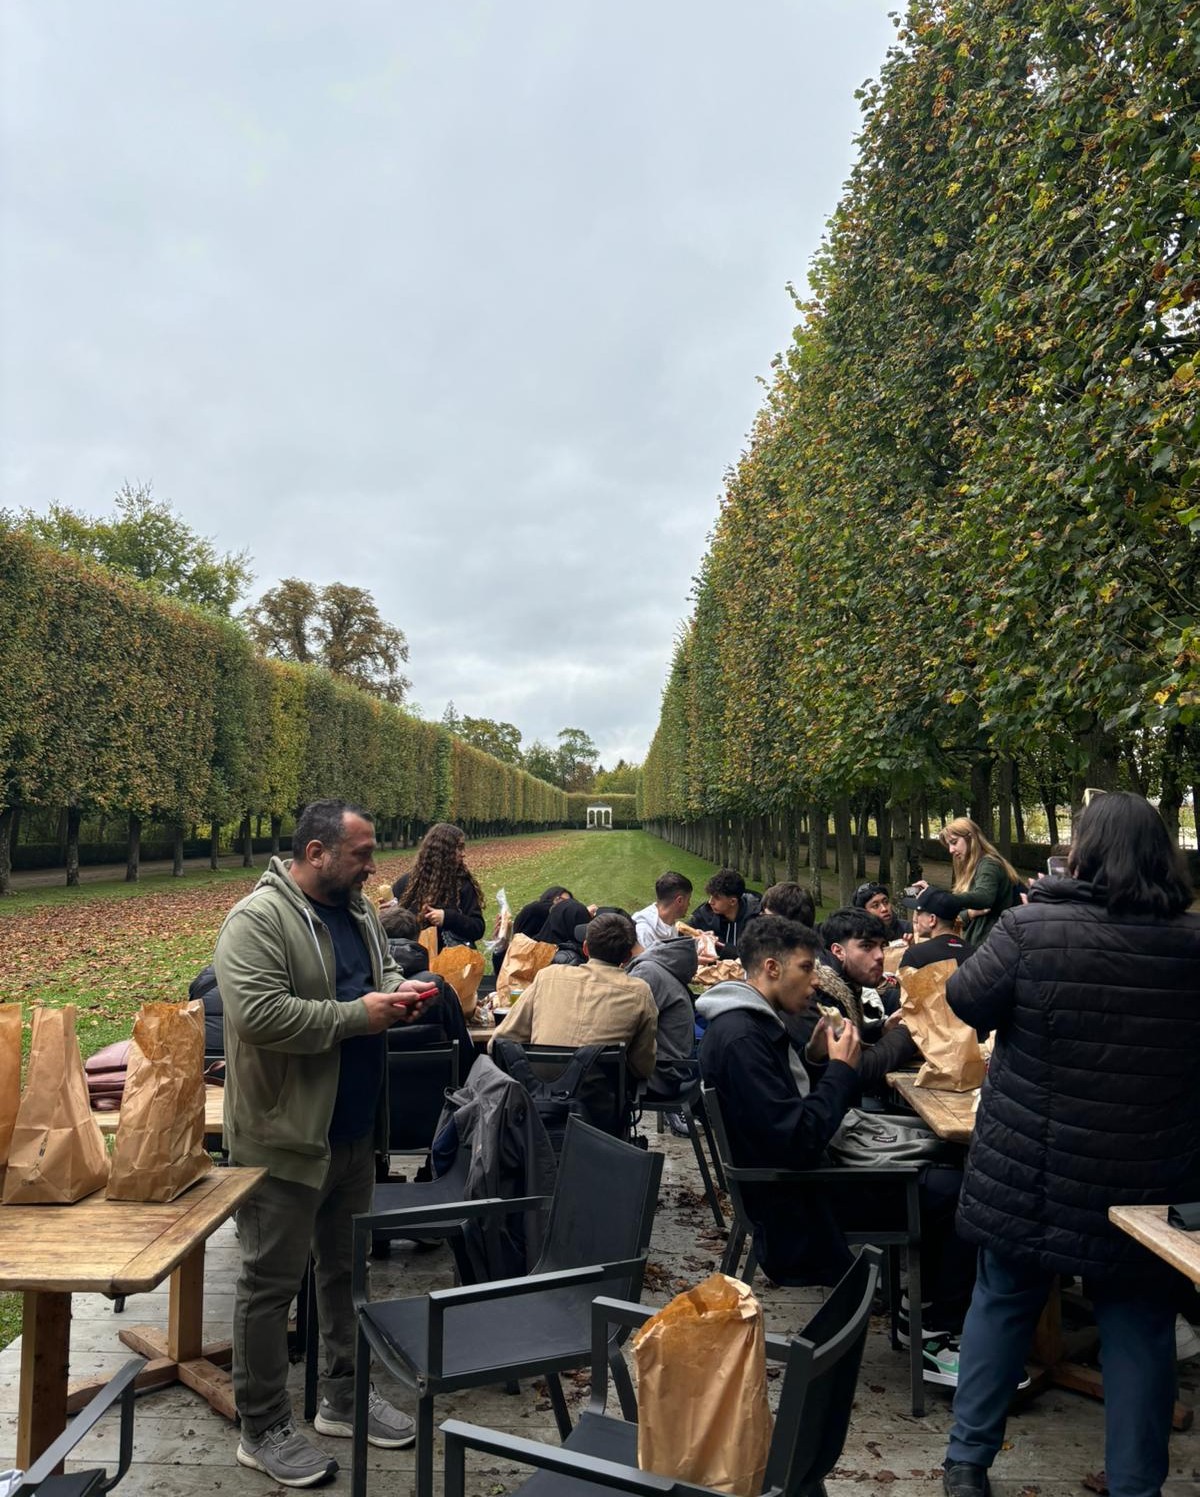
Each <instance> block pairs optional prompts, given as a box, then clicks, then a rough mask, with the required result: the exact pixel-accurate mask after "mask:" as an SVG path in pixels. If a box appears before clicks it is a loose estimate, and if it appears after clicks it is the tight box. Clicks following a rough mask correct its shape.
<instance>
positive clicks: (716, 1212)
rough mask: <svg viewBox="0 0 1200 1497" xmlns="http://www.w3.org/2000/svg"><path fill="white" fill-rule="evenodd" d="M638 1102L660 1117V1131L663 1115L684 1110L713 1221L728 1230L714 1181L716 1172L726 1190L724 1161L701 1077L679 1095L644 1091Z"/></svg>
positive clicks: (646, 1110)
mask: <svg viewBox="0 0 1200 1497" xmlns="http://www.w3.org/2000/svg"><path fill="white" fill-rule="evenodd" d="M637 1105H638V1107H639V1108H640V1110H641V1111H642V1112H643V1113H649V1114H651V1116H657V1118H658V1131H659V1132H660V1133H661V1132H662V1131H663V1117H664V1116H665V1114H667V1113H668V1112H678V1113H682V1114H683V1119H684V1122H685V1123H686V1124H687V1131H688V1138H690V1139H691V1141H692V1151H693V1152H694V1154H695V1155H696V1164H697V1166H698V1167H699V1170H700V1180H701V1183H702V1184H703V1186H704V1198H705V1200H706V1201H707V1202H708V1209H709V1210H710V1211H711V1212H712V1215H713V1221H714V1222H715V1223H716V1227H717V1231H718V1232H723V1231H724V1230H725V1214H724V1212H723V1211H722V1210H721V1201H720V1197H719V1196H718V1195H717V1189H716V1186H715V1185H714V1184H713V1176H714V1175H715V1177H716V1180H717V1183H718V1184H719V1185H720V1188H721V1189H722V1190H724V1189H725V1188H726V1187H725V1176H724V1173H723V1171H722V1169H721V1161H720V1158H719V1156H718V1154H717V1146H716V1144H715V1143H714V1142H713V1136H712V1129H711V1127H710V1126H709V1122H708V1113H707V1112H706V1111H705V1110H704V1098H703V1097H702V1096H701V1086H700V1081H699V1078H697V1079H696V1081H694V1082H693V1083H692V1085H691V1086H689V1087H688V1088H687V1089H686V1090H685V1091H682V1092H680V1094H679V1096H677V1097H652V1096H650V1095H649V1094H647V1093H643V1094H642V1095H641V1096H640V1097H639V1098H638V1101H637ZM697 1122H699V1124H700V1127H701V1128H703V1129H704V1137H705V1138H706V1139H707V1141H708V1152H709V1155H711V1157H712V1166H713V1167H712V1173H711V1174H710V1173H709V1168H708V1159H707V1158H706V1157H705V1154H704V1147H703V1145H702V1144H701V1142H700V1133H699V1130H698V1129H697V1127H696V1124H697Z"/></svg>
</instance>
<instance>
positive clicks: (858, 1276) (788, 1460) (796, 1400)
mask: <svg viewBox="0 0 1200 1497" xmlns="http://www.w3.org/2000/svg"><path fill="white" fill-rule="evenodd" d="M879 1262H880V1253H879V1250H878V1249H877V1248H864V1249H863V1251H862V1253H861V1255H860V1256H859V1258H858V1260H857V1262H855V1263H854V1265H853V1266H852V1267H851V1268H850V1269H849V1270H848V1271H847V1272H846V1274H845V1276H844V1277H843V1278H842V1280H841V1282H840V1283H839V1284H838V1285H837V1287H836V1288H835V1289H834V1290H833V1292H832V1293H831V1294H830V1296H829V1298H828V1299H827V1300H826V1301H825V1303H824V1304H823V1305H822V1306H821V1308H820V1309H819V1310H818V1311H817V1313H816V1314H815V1315H814V1316H813V1318H812V1319H811V1320H810V1321H809V1323H808V1324H807V1325H806V1326H805V1327H804V1329H803V1330H802V1331H801V1332H800V1334H799V1335H798V1336H796V1337H795V1338H794V1339H792V1340H788V1338H787V1337H785V1336H768V1337H767V1338H766V1343H767V1357H768V1359H770V1360H771V1361H776V1362H782V1363H783V1364H784V1375H783V1386H782V1388H781V1390H780V1395H779V1410H778V1413H777V1414H776V1417H775V1428H774V1431H773V1433H772V1435H771V1447H770V1451H769V1453H768V1456H767V1469H766V1472H765V1474H764V1477H763V1488H762V1489H763V1493H764V1494H777V1497H783V1494H787V1497H824V1493H825V1486H824V1481H825V1478H826V1476H828V1475H829V1473H830V1472H831V1471H832V1470H833V1468H834V1466H835V1465H836V1464H837V1461H838V1458H839V1457H840V1456H841V1453H842V1447H843V1445H844V1444H845V1443H846V1431H847V1429H848V1428H849V1426H850V1410H851V1408H852V1407H853V1404H854V1390H855V1387H856V1385H857V1383H858V1372H859V1367H860V1365H861V1363H862V1353H863V1343H864V1342H865V1341H866V1338H867V1326H868V1324H869V1322H870V1316H871V1301H872V1300H873V1298H874V1296H875V1288H876V1285H877V1284H878V1282H879ZM653 1314H654V1311H653V1310H652V1309H649V1308H648V1307H646V1306H644V1305H630V1304H620V1303H619V1302H617V1301H615V1300H609V1299H598V1300H596V1302H595V1304H594V1306H593V1310H592V1317H593V1318H592V1391H591V1398H590V1400H589V1402H588V1407H587V1411H586V1412H585V1413H584V1414H582V1415H581V1416H580V1419H579V1423H578V1424H577V1425H576V1426H575V1428H574V1429H573V1430H572V1431H571V1433H570V1434H569V1435H568V1436H567V1438H566V1440H565V1441H564V1443H563V1445H562V1447H556V1446H553V1445H543V1444H541V1443H539V1442H537V1441H534V1440H525V1439H521V1438H520V1437H519V1436H516V1435H510V1434H507V1433H505V1432H502V1431H499V1430H490V1429H481V1428H480V1427H479V1426H478V1425H474V1424H464V1423H461V1422H460V1421H459V1420H457V1419H451V1420H447V1422H446V1423H445V1424H443V1425H442V1434H443V1435H444V1436H445V1441H446V1484H445V1497H465V1492H466V1486H465V1480H466V1460H465V1456H466V1452H467V1450H468V1449H470V1450H479V1451H482V1452H483V1453H485V1454H486V1455H488V1456H489V1457H496V1456H499V1457H500V1458H502V1459H503V1460H507V1461H515V1462H516V1463H517V1464H518V1465H524V1466H533V1467H535V1468H537V1470H536V1474H535V1475H534V1476H532V1477H531V1478H530V1479H529V1480H528V1481H527V1482H525V1483H524V1485H523V1486H521V1487H519V1488H517V1492H518V1493H520V1494H521V1497H602V1494H603V1493H606V1492H636V1493H641V1494H643V1497H665V1494H667V1493H671V1494H675V1497H684V1494H688V1497H701V1494H707V1493H708V1492H709V1491H710V1490H711V1489H710V1488H708V1487H702V1486H697V1485H696V1484H695V1483H693V1482H686V1481H677V1480H673V1479H671V1478H669V1477H663V1476H658V1475H655V1474H654V1473H652V1472H649V1471H641V1470H639V1469H638V1450H637V1437H638V1429H637V1424H636V1422H634V1421H633V1420H631V1419H629V1418H628V1417H626V1418H623V1419H616V1418H612V1417H611V1416H610V1415H608V1414H607V1413H606V1412H605V1406H606V1403H607V1398H608V1377H607V1373H608V1361H609V1344H610V1336H611V1330H610V1328H611V1327H612V1326H614V1325H617V1326H621V1327H622V1328H623V1329H625V1330H626V1331H628V1330H630V1329H632V1328H634V1327H637V1326H640V1325H642V1324H644V1323H645V1321H646V1320H648V1319H649V1317H650V1316H651V1315H653Z"/></svg>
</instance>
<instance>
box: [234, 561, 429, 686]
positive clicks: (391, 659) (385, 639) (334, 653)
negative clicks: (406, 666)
mask: <svg viewBox="0 0 1200 1497" xmlns="http://www.w3.org/2000/svg"><path fill="white" fill-rule="evenodd" d="M242 621H243V623H244V624H245V626H246V628H247V630H248V631H249V633H250V636H251V638H252V639H253V640H254V642H255V644H257V645H258V647H259V649H261V650H262V651H263V652H264V653H265V654H267V655H274V656H275V657H276V658H278V659H280V660H296V661H299V662H301V663H302V664H303V663H311V664H314V665H323V666H324V667H325V669H326V670H328V671H331V672H332V673H333V674H334V675H335V676H341V677H342V678H343V680H346V681H353V682H354V684H355V685H356V686H361V687H362V688H363V690H364V691H369V692H372V693H373V694H374V695H375V696H378V697H382V698H383V699H384V701H387V702H395V703H397V704H399V703H401V702H403V701H404V693H405V692H406V691H407V690H408V688H409V686H410V685H411V684H412V683H411V682H410V681H409V680H408V678H407V676H402V675H401V674H400V664H401V662H402V661H405V660H407V659H408V642H407V640H406V639H405V638H404V635H403V633H402V632H401V631H400V630H399V629H397V628H396V627H395V626H394V625H392V624H389V623H387V622H386V620H385V619H383V618H382V617H381V616H380V613H379V609H378V608H377V607H376V604H375V600H374V598H373V597H372V596H371V594H370V593H369V592H367V590H366V588H362V587H351V586H350V585H349V584H348V583H345V582H331V583H329V584H328V586H326V587H314V586H313V585H312V583H311V582H304V581H302V580H301V579H300V578H298V577H285V578H284V579H283V581H282V582H280V584H279V586H278V587H273V588H271V589H270V590H269V591H268V592H265V593H264V594H263V595H262V597H261V598H260V599H259V600H258V603H257V604H256V605H255V606H254V607H253V608H251V609H248V610H247V611H246V613H245V614H244V615H243V616H242Z"/></svg>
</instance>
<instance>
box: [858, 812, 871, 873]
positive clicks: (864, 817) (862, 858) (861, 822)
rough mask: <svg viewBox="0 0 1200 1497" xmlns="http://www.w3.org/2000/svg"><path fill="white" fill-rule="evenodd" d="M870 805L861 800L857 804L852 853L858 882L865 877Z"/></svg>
mask: <svg viewBox="0 0 1200 1497" xmlns="http://www.w3.org/2000/svg"><path fill="white" fill-rule="evenodd" d="M870 809H871V803H870V801H868V800H861V801H859V803H858V846H857V848H856V849H855V853H854V877H855V878H856V879H859V880H860V881H861V880H862V879H864V878H866V876H867V822H868V821H869V819H870V816H869V812H870Z"/></svg>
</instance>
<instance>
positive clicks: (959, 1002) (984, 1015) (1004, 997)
mask: <svg viewBox="0 0 1200 1497" xmlns="http://www.w3.org/2000/svg"><path fill="white" fill-rule="evenodd" d="M1015 914H1016V911H1015V910H1006V911H1005V913H1004V914H1003V915H1002V916H1001V917H1000V921H999V923H998V924H997V925H996V926H995V927H994V928H993V930H992V933H991V935H990V936H989V937H988V938H987V940H986V941H985V942H984V943H983V945H982V946H980V947H979V948H978V949H977V950H976V951H975V953H974V955H973V956H972V957H971V960H970V961H969V962H963V964H962V965H961V966H960V967H959V969H958V971H957V972H955V973H954V974H953V976H952V977H951V978H950V981H949V982H948V983H947V984H946V1001H947V1003H949V1005H950V1007H951V1008H952V1009H953V1010H954V1012H955V1013H956V1014H957V1015H958V1017H959V1018H960V1019H961V1020H962V1021H963V1023H964V1024H969V1025H970V1026H971V1028H972V1029H974V1030H976V1031H978V1033H980V1034H988V1033H990V1032H991V1031H992V1030H993V1029H998V1028H999V1027H1000V1025H1001V1024H1003V1022H1004V1020H1005V1019H1006V1018H1007V1017H1008V1016H1009V1014H1011V1013H1012V1010H1013V1004H1014V1002H1015V1000H1016V991H1017V967H1018V966H1019V964H1020V960H1021V948H1020V946H1019V945H1018V944H1017V937H1016V922H1015V920H1014V918H1013V917H1014V915H1015Z"/></svg>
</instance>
